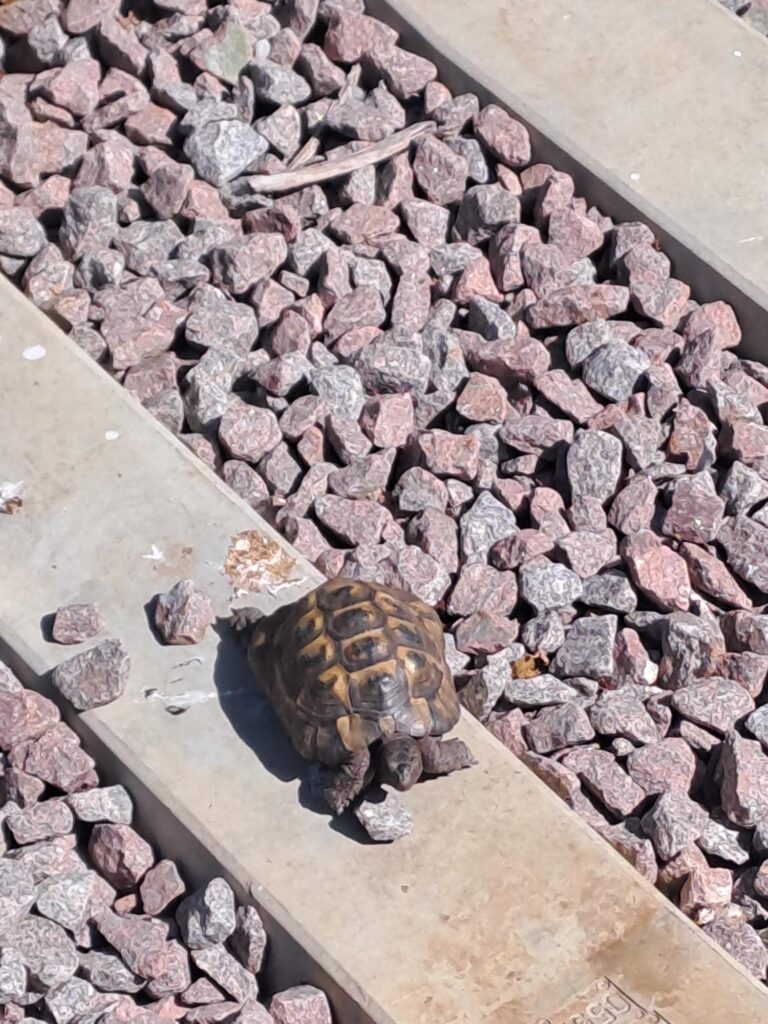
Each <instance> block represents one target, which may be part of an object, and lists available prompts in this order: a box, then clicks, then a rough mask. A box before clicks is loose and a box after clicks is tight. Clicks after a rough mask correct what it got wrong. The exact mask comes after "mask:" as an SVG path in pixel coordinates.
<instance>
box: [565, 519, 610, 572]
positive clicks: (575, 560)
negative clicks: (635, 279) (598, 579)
mask: <svg viewBox="0 0 768 1024" xmlns="http://www.w3.org/2000/svg"><path fill="white" fill-rule="evenodd" d="M558 545H559V547H560V549H561V550H562V551H564V552H565V556H566V558H567V559H568V563H569V565H570V566H571V568H572V569H573V570H574V572H575V573H576V575H577V576H579V577H580V578H581V579H584V580H585V579H589V578H590V577H594V576H595V574H596V573H598V572H599V571H600V570H601V569H602V568H604V567H605V566H606V565H609V564H611V563H613V562H615V561H616V560H617V549H616V534H615V533H614V532H613V530H610V529H605V530H601V531H600V532H599V533H591V532H588V531H586V530H576V531H574V532H573V533H569V534H567V535H566V536H565V537H561V538H560V539H559V542H558Z"/></svg>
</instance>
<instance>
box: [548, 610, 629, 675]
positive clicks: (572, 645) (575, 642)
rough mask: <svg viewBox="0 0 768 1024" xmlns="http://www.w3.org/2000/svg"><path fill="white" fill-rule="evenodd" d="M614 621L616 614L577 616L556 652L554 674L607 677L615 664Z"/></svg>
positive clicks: (615, 624) (615, 623) (611, 672)
mask: <svg viewBox="0 0 768 1024" xmlns="http://www.w3.org/2000/svg"><path fill="white" fill-rule="evenodd" d="M617 621H618V620H617V618H616V616H615V615H593V616H591V617H590V618H584V619H577V620H576V621H575V622H574V623H573V625H572V626H571V628H570V630H569V631H568V633H567V634H566V638H565V643H564V644H563V646H562V647H561V648H560V650H559V651H558V652H557V654H556V656H555V660H554V662H553V671H554V672H555V674H556V675H558V676H559V677H560V678H561V679H568V678H570V677H572V676H588V677H589V678H590V679H597V680H600V679H609V678H610V677H611V676H612V675H613V672H614V665H615V663H614V653H613V648H614V642H615V640H616V627H617Z"/></svg>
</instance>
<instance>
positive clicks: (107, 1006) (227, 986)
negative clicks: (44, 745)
mask: <svg viewBox="0 0 768 1024" xmlns="http://www.w3.org/2000/svg"><path fill="white" fill-rule="evenodd" d="M0 697H2V698H3V699H4V703H3V709H2V713H0V720H2V721H4V722H5V721H13V722H14V723H15V726H14V734H13V735H12V736H11V735H10V734H9V732H8V731H6V732H4V733H3V734H2V735H0V921H2V934H1V935H0V1003H2V1004H3V1020H6V1021H20V1020H21V1019H23V1018H26V1019H27V1020H28V1021H32V1020H43V1021H49V1022H50V1021H52V1022H53V1024H69V1022H70V1021H71V1020H73V1019H75V1018H79V1019H83V1020H93V1021H96V1020H99V1019H107V1018H109V1019H110V1020H111V1019H115V1020H117V1019H120V1020H139V1019H143V1020H149V1019H150V1017H149V1015H151V1018H152V1019H153V1020H157V1019H166V1018H167V1019H173V1020H180V1021H181V1020H186V1021H188V1022H189V1024H211V1022H213V1021H225V1020H226V1021H227V1022H232V1024H254V1022H256V1024H270V1022H277V1021H282V1022H284V1024H307V1022H309V1024H332V1018H331V1010H330V1006H329V1004H328V1000H327V999H326V997H325V995H324V993H323V992H321V991H320V990H319V989H317V988H315V987H314V986H310V985H297V986H295V987H294V988H289V989H286V990H285V991H283V992H279V993H277V994H275V995H273V996H272V997H271V999H270V1000H269V1003H268V1005H265V1004H264V1003H263V1002H259V1001H258V996H259V982H258V977H257V975H258V973H259V971H260V970H261V966H262V962H263V960H264V955H265V951H266V950H267V948H268V935H267V933H266V931H265V929H264V926H263V924H262V922H261V919H260V917H259V914H258V912H257V910H256V908H255V907H252V906H240V907H238V906H237V904H236V901H235V896H234V893H233V892H232V890H231V888H230V887H229V885H228V883H227V882H226V881H225V880H224V879H223V878H213V879H211V880H210V882H209V883H208V884H207V885H206V886H205V887H204V888H203V889H202V890H199V891H194V892H188V890H187V888H186V886H185V884H184V881H183V876H182V874H181V873H180V871H179V868H178V867H177V865H176V864H174V863H173V861H169V860H158V859H157V857H156V854H155V851H154V850H153V848H152V846H151V845H150V844H149V843H147V842H146V841H145V840H144V839H143V838H142V837H141V836H140V835H139V834H138V833H137V832H136V831H135V830H134V829H133V828H132V826H131V825H130V821H131V819H132V817H133V803H132V800H131V797H130V794H129V793H128V792H127V791H126V790H125V789H124V788H123V787H122V786H100V785H99V780H98V777H97V775H96V773H95V771H94V770H93V769H92V768H91V770H90V771H89V773H88V776H87V778H81V780H80V783H79V784H78V785H77V787H76V791H72V790H71V789H70V787H69V786H67V785H65V784H63V780H62V778H61V777H59V778H57V779H54V778H51V773H50V772H45V771H42V772H41V773H36V771H35V769H34V767H33V766H30V767H29V777H30V778H35V779H37V780H38V781H39V784H40V788H39V790H38V791H37V792H36V793H34V794H31V795H29V794H28V796H27V798H26V799H24V800H23V801H20V800H19V794H18V786H17V783H15V782H14V780H13V772H14V770H15V769H14V767H13V766H15V765H16V764H17V763H19V762H20V761H25V762H26V761H28V758H27V757H26V756H25V755H24V754H23V749H24V747H25V746H26V744H27V742H28V741H25V740H23V739H21V738H20V737H22V736H24V735H30V734H38V735H39V737H40V739H41V740H44V739H45V737H46V735H51V734H55V733H56V731H57V730H62V729H66V728H67V727H66V726H64V725H63V723H60V722H57V720H58V713H57V712H56V709H55V707H54V705H53V704H50V702H48V701H47V700H46V698H44V697H40V696H38V695H37V694H35V693H33V692H32V691H28V690H24V689H23V688H22V686H21V684H20V683H18V681H17V680H16V679H15V677H14V676H13V675H12V674H11V672H10V670H9V669H7V668H6V667H5V666H4V665H2V664H0ZM31 697H34V698H36V700H34V701H31V700H30V699H29V698H31ZM43 707H45V708H47V714H46V715H45V716H44V715H43V713H42V708H43ZM68 736H69V745H70V747H71V748H72V750H73V751H74V750H75V749H77V750H78V751H79V752H80V758H81V760H83V761H84V762H85V761H87V762H88V763H90V764H92V762H91V761H90V758H88V757H87V755H86V754H85V753H84V752H83V751H82V750H81V748H80V746H79V741H78V740H77V738H76V737H75V735H74V733H68ZM70 760H74V754H73V753H70ZM43 767H44V766H43Z"/></svg>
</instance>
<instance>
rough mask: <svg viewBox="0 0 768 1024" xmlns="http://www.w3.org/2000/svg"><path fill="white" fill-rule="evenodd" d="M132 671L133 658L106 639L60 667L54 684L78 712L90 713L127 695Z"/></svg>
mask: <svg viewBox="0 0 768 1024" xmlns="http://www.w3.org/2000/svg"><path fill="white" fill-rule="evenodd" d="M130 668H131V661H130V657H129V656H128V652H127V651H126V650H125V648H124V647H123V645H122V643H121V642H120V641H119V640H102V641H101V643H99V644H97V645H96V646H95V647H91V648H90V650H87V651H83V652H81V653H80V654H75V655H74V656H73V657H71V658H69V659H68V660H67V661H64V662H62V663H61V664H59V665H57V666H56V668H55V669H54V670H53V676H52V682H53V685H54V686H55V687H56V689H57V690H58V691H59V693H61V694H62V695H63V696H64V697H66V699H67V700H68V701H70V703H71V704H72V705H73V706H74V707H75V708H77V710H78V711H88V710H90V709H91V708H98V707H101V706H102V705H103V704H109V703H110V702H111V701H113V700H116V699H117V698H118V697H121V696H122V695H123V693H124V691H125V684H126V682H127V679H128V674H129V672H130Z"/></svg>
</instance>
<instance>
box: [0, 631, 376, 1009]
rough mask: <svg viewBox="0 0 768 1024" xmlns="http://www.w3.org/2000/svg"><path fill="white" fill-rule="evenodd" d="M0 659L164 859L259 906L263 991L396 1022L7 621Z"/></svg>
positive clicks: (196, 882)
mask: <svg viewBox="0 0 768 1024" xmlns="http://www.w3.org/2000/svg"><path fill="white" fill-rule="evenodd" d="M0 660H1V661H4V662H5V663H6V664H7V665H8V666H9V667H10V668H11V670H12V671H13V672H15V673H16V675H17V676H18V677H19V679H20V680H21V681H22V682H23V683H24V685H25V686H27V687H29V688H30V689H35V690H39V691H40V692H42V693H44V694H45V695H46V696H47V697H49V698H50V699H51V700H53V701H54V702H55V703H56V704H57V705H58V707H59V708H60V710H61V714H62V718H64V720H65V721H66V722H67V724H68V725H69V726H70V727H71V728H72V729H73V730H74V731H75V732H76V733H77V734H78V736H79V737H80V738H81V740H82V743H83V746H84V747H85V749H86V750H87V751H88V752H89V753H90V755H91V756H92V757H93V758H94V759H95V761H96V765H97V768H98V771H99V777H100V778H101V779H102V781H103V782H105V783H107V784H108V785H114V784H117V783H120V784H122V785H124V786H125V788H126V789H127V790H128V792H129V793H130V794H131V797H132V798H133V801H134V804H135V808H136V816H135V824H136V826H137V828H138V830H139V831H140V832H141V834H142V835H143V836H145V837H146V838H147V839H148V840H149V841H150V842H151V843H152V844H153V845H154V846H155V848H156V849H158V850H159V851H160V852H161V854H162V856H163V857H168V858H170V859H172V860H175V861H177V862H178V863H179V864H180V865H182V867H183V870H184V874H185V877H186V878H187V880H188V882H189V883H190V884H191V885H192V886H194V887H200V886H202V885H205V884H206V882H208V881H209V879H211V878H213V877H223V878H226V880H227V881H228V882H229V884H230V885H231V886H232V888H233V890H234V892H235V895H236V897H237V899H238V901H239V902H240V903H243V904H248V903H252V904H254V905H255V906H256V907H257V908H258V910H259V913H260V915H261V917H262V919H263V921H264V925H265V928H266V931H267V935H268V936H269V947H268V956H267V960H266V964H265V973H264V977H265V978H266V980H267V988H268V991H269V992H275V991H280V990H281V989H284V988H288V987H289V986H291V985H297V984H300V983H309V984H313V985H317V986H318V987H319V988H321V989H322V990H323V991H324V992H325V993H326V994H327V995H328V997H329V999H330V1001H331V1004H332V1006H333V1008H334V1012H335V1013H336V1014H337V1016H338V1018H339V1019H340V1020H342V1021H344V1024H395V1022H394V1021H393V1020H392V1018H391V1017H390V1016H389V1014H388V1013H386V1012H385V1011H384V1010H383V1009H382V1008H381V1007H380V1006H378V1005H377V1004H376V1003H375V1002H374V1001H373V1000H372V999H371V998H370V996H368V995H367V994H366V993H365V992H363V991H362V990H361V988H360V986H359V985H358V984H357V983H356V982H355V981H354V979H353V978H352V977H350V975H349V974H348V972H347V971H346V970H345V969H344V967H343V966H342V965H341V964H339V963H337V962H336V961H335V960H334V959H333V958H332V957H331V956H330V955H329V954H328V953H327V952H326V950H325V949H324V947H323V946H322V945H321V944H320V943H318V942H317V941H316V940H315V939H314V938H313V936H312V935H310V934H309V933H308V932H307V931H306V929H305V928H303V927H302V926H301V925H300V924H299V923H298V922H297V921H296V919H295V918H294V917H293V915H292V914H290V913H289V912H288V911H287V910H286V909H285V907H284V906H283V905H282V903H281V902H280V901H279V900H278V899H277V898H276V897H275V896H274V895H273V894H272V893H271V892H270V891H269V890H268V889H266V888H265V887H264V886H260V885H257V884H255V883H254V881H253V878H252V876H251V873H250V872H249V871H248V870H247V869H245V868H244V867H243V866H242V865H241V864H240V863H239V862H238V860H237V858H236V857H234V856H233V855H232V854H231V853H229V852H228V851H227V850H226V849H224V847H222V846H221V844H220V843H219V842H218V841H217V840H216V837H215V836H214V835H212V834H211V832H210V831H209V830H208V829H206V828H205V827H204V826H203V825H202V824H201V822H200V821H199V820H198V819H197V818H195V817H193V816H191V815H189V814H187V813H186V811H185V809H184V806H183V804H180V803H179V802H178V801H177V800H176V798H175V797H174V795H173V793H172V792H171V791H170V790H169V789H168V788H167V787H166V786H165V785H164V784H163V783H161V782H160V781H159V780H158V779H157V778H156V777H155V776H154V774H153V773H152V772H149V771H147V770H146V769H145V767H144V765H143V763H142V762H141V761H140V760H139V759H137V758H136V757H135V756H134V755H133V753H132V751H131V750H130V749H129V748H128V747H127V746H126V744H125V743H124V741H123V740H122V739H121V738H120V737H119V736H117V735H116V734H115V733H114V732H113V731H112V729H110V728H109V727H108V726H106V725H105V724H104V723H103V722H101V721H99V720H98V719H97V718H89V717H88V716H82V715H78V714H76V713H75V712H74V711H73V710H72V708H71V707H70V706H69V705H67V704H66V702H65V701H63V700H62V699H61V695H60V694H59V693H58V692H57V691H56V690H55V689H54V688H53V687H52V686H51V685H50V675H51V673H50V671H49V670H48V669H47V668H46V666H45V665H44V664H43V663H42V662H41V661H40V659H39V658H38V657H37V656H36V655H35V654H34V653H33V652H32V651H30V650H29V649H28V647H27V645H26V644H25V643H24V641H23V640H22V639H21V637H19V636H18V635H16V634H15V633H13V632H11V631H10V630H9V629H8V628H7V627H4V628H3V629H2V630H0Z"/></svg>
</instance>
